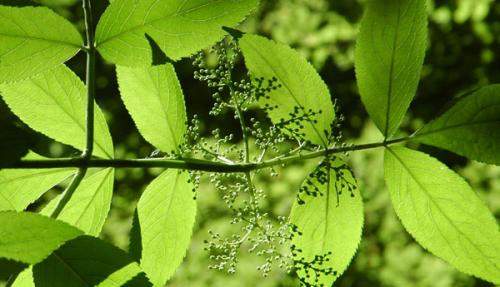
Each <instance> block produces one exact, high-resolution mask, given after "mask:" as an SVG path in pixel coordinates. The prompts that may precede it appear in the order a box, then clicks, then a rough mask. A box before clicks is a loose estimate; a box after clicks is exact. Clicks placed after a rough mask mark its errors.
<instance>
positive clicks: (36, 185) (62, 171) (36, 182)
mask: <svg viewBox="0 0 500 287" xmlns="http://www.w3.org/2000/svg"><path fill="white" fill-rule="evenodd" d="M42 158H44V157H42V156H39V155H37V154H35V153H30V154H28V155H27V156H26V157H24V159H26V160H33V159H42ZM74 172H75V169H74V168H54V169H4V170H0V210H17V211H22V210H24V209H25V208H26V207H28V205H29V204H30V203H32V202H34V201H35V200H37V199H38V198H39V197H40V196H41V195H42V194H44V193H45V192H46V191H47V190H49V189H51V188H52V187H53V186H55V185H57V184H58V183H60V182H61V181H63V180H64V179H65V178H67V177H68V176H70V175H71V174H72V173H74Z"/></svg>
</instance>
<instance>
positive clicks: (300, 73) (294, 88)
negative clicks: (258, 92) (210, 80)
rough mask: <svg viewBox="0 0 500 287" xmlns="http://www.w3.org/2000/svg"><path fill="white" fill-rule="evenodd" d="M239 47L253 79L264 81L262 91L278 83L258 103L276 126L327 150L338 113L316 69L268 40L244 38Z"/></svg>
mask: <svg viewBox="0 0 500 287" xmlns="http://www.w3.org/2000/svg"><path fill="white" fill-rule="evenodd" d="M239 45H240V48H241V51H242V52H243V56H244V57H245V64H246V66H247V68H248V70H250V73H251V75H252V77H254V78H255V80H260V79H262V78H263V81H264V82H263V83H262V85H263V87H262V88H267V86H266V85H267V84H268V81H272V80H273V79H276V82H275V83H271V84H270V85H271V88H270V89H269V90H268V91H267V93H266V95H265V96H262V97H259V99H258V103H259V105H260V106H261V107H262V108H265V109H266V110H267V112H268V114H269V116H270V118H271V120H272V121H273V123H274V124H276V125H280V124H283V125H284V128H285V129H287V130H289V131H290V133H291V134H292V135H294V136H296V137H299V138H301V139H302V138H303V139H306V140H308V141H310V142H312V143H313V144H317V145H322V146H327V145H328V141H329V137H330V135H331V125H332V124H333V121H334V119H335V112H334V108H333V105H332V101H331V100H330V92H329V91H328V87H327V86H326V84H325V83H324V82H323V80H322V79H321V77H320V76H319V75H318V73H317V72H316V71H315V70H314V68H313V67H312V66H311V65H310V64H309V63H308V62H307V61H306V60H305V59H304V58H303V57H302V56H300V54H298V53H297V52H296V51H294V50H293V49H291V48H290V47H288V46H285V45H282V44H278V43H276V42H274V41H272V40H268V39H266V38H264V37H260V36H257V35H244V36H243V37H242V38H241V39H239ZM257 85H258V83H257ZM291 114H292V115H291ZM301 119H302V121H301ZM284 123H286V124H284ZM302 125H303V126H302Z"/></svg>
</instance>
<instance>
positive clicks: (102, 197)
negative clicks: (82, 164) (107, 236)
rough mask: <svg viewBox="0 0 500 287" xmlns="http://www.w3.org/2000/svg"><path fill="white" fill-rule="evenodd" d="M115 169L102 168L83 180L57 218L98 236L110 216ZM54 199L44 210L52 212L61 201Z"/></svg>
mask: <svg viewBox="0 0 500 287" xmlns="http://www.w3.org/2000/svg"><path fill="white" fill-rule="evenodd" d="M113 180H114V169H112V168H106V169H103V170H100V171H98V172H96V173H94V174H92V175H90V176H88V177H86V178H85V179H83V180H82V182H81V183H80V185H79V186H78V188H77V189H76V191H75V193H74V194H73V196H72V197H71V199H70V200H69V201H68V203H67V204H66V205H65V206H64V209H63V210H62V211H61V213H60V214H59V216H58V217H57V219H59V220H62V221H64V222H67V223H69V224H71V225H72V226H75V227H78V229H80V230H82V231H83V232H85V233H86V234H89V235H94V236H97V235H99V233H100V232H101V229H102V226H103V225H104V221H105V220H106V217H107V216H108V212H109V208H110V205H111V198H112V196H113ZM59 199H60V196H58V197H57V198H55V199H53V200H52V201H51V202H50V203H49V204H48V205H47V206H46V207H45V209H44V210H43V211H42V213H44V214H47V215H48V214H50V213H52V211H53V210H54V209H55V207H56V205H57V203H58V202H59Z"/></svg>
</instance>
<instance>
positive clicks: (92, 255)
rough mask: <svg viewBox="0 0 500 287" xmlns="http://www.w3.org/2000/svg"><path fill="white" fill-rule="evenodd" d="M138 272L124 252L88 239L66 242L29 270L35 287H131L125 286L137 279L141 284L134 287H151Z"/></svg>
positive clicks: (84, 237) (107, 244) (89, 237)
mask: <svg viewBox="0 0 500 287" xmlns="http://www.w3.org/2000/svg"><path fill="white" fill-rule="evenodd" d="M140 273H141V269H140V267H139V266H138V264H137V263H135V262H134V261H133V260H132V259H131V258H130V257H129V256H128V254H127V253H126V252H125V251H123V250H121V249H119V248H117V247H115V246H113V245H111V244H109V243H106V242H104V241H102V240H100V239H98V238H95V237H91V236H80V237H78V238H76V239H73V240H71V241H68V242H66V243H65V244H64V245H63V246H61V247H60V248H59V249H57V250H56V251H54V253H53V254H51V255H50V256H49V257H47V259H45V260H44V261H42V262H41V263H39V264H37V265H35V266H34V267H33V277H34V281H35V286H37V287H45V286H46V287H63V286H64V287H66V286H72V287H87V286H99V287H114V286H131V285H127V284H126V283H127V282H129V281H130V280H131V279H133V278H135V277H137V276H140V277H141V278H142V280H141V281H142V282H141V284H137V285H134V286H145V287H147V286H151V283H149V282H148V281H147V279H146V278H145V277H144V276H141V275H140ZM136 283H138V282H136Z"/></svg>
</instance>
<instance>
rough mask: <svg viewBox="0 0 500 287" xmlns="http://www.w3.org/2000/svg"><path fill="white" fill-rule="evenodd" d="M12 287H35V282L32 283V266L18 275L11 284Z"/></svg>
mask: <svg viewBox="0 0 500 287" xmlns="http://www.w3.org/2000/svg"><path fill="white" fill-rule="evenodd" d="M12 287H35V282H33V268H32V266H30V267H28V268H26V269H25V270H23V272H21V273H19V275H18V276H17V278H16V280H15V281H14V283H13V284H12Z"/></svg>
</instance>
